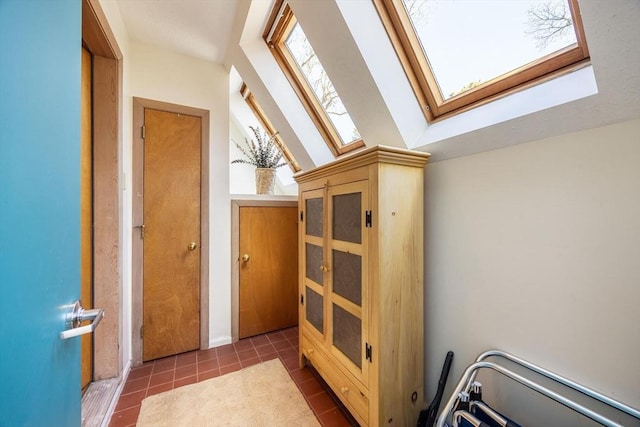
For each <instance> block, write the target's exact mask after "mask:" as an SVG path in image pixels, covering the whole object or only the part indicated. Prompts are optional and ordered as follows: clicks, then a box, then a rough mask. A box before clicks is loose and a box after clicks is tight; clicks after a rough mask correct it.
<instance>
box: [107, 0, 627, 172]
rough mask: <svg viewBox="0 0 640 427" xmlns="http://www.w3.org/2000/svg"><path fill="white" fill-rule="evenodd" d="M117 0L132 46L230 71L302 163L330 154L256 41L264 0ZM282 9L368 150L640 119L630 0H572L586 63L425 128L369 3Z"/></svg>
mask: <svg viewBox="0 0 640 427" xmlns="http://www.w3.org/2000/svg"><path fill="white" fill-rule="evenodd" d="M117 2H118V5H119V8H120V11H121V14H122V17H123V20H124V22H125V25H126V27H127V31H128V33H129V35H130V37H131V39H132V40H134V41H138V42H141V43H145V44H151V45H155V46H160V47H162V48H165V49H167V50H171V51H175V52H179V53H182V54H185V55H190V56H194V57H198V58H202V59H205V60H208V61H212V62H217V63H221V64H224V65H225V66H226V67H227V68H228V69H229V70H230V72H231V69H232V68H233V69H235V70H237V73H238V74H239V76H240V78H241V79H242V80H243V81H245V82H247V84H248V85H249V87H250V89H251V90H252V92H253V93H254V95H255V97H256V99H257V100H258V101H259V103H260V104H261V105H262V107H263V109H264V110H265V112H266V113H267V115H268V116H269V118H270V120H271V121H272V122H273V123H274V125H275V126H276V128H277V129H278V131H279V132H280V134H281V136H282V137H283V139H284V140H285V142H286V143H287V144H288V145H289V147H290V149H291V151H292V152H293V154H294V155H295V156H296V158H297V159H298V161H299V163H300V164H301V165H302V167H303V168H308V167H311V166H313V165H317V164H321V163H325V162H327V161H329V160H331V159H332V158H333V157H332V155H331V153H330V152H329V150H328V149H327V147H326V145H325V144H324V142H323V140H322V138H321V137H320V135H319V133H318V132H317V130H316V129H315V127H314V125H313V122H312V121H311V120H310V119H309V117H308V115H307V114H306V111H305V110H304V108H303V107H302V105H301V104H300V102H299V101H298V100H297V97H296V95H295V92H294V91H293V90H292V88H291V86H290V85H289V82H288V81H287V80H286V78H285V77H284V76H283V74H282V72H281V71H280V69H279V67H278V65H277V63H276V62H275V60H274V58H273V56H272V55H271V54H270V52H269V49H268V47H267V46H266V44H265V42H264V41H263V40H262V32H263V31H264V26H265V23H266V20H267V17H268V14H269V12H270V10H271V7H272V1H271V0H253V1H252V0H237V1H234V0H162V1H157V0H117ZM289 4H290V6H291V8H292V9H293V11H294V13H295V15H296V17H297V18H298V21H299V22H300V24H301V26H302V27H303V28H304V31H305V33H306V35H307V37H308V39H309V41H310V42H311V44H312V45H313V47H314V49H315V51H316V53H317V54H318V57H319V58H320V59H321V61H322V64H323V66H324V68H325V69H326V70H327V73H328V74H329V76H330V77H331V79H332V82H333V84H334V86H335V87H336V89H337V90H338V92H339V93H340V96H341V98H342V100H343V102H344V104H345V106H346V107H347V110H348V111H349V113H350V115H351V116H352V118H353V121H354V123H355V124H356V126H357V128H358V130H359V131H360V133H361V135H362V136H363V139H364V141H365V143H366V144H367V145H369V146H370V145H377V144H384V145H393V146H399V147H407V148H412V149H417V150H423V151H429V152H431V153H432V154H433V157H432V160H434V161H437V160H439V159H446V158H450V157H456V156H461V155H468V154H472V153H476V152H480V151H485V150H490V149H496V148H500V147H504V146H508V145H511V144H517V143H522V142H527V141H532V140H537V139H542V138H545V137H550V136H554V135H558V134H561V133H566V132H572V131H577V130H582V129H587V128H593V127H597V126H603V125H606V124H610V123H615V122H620V121H624V120H630V119H635V118H639V117H640V31H638V24H639V23H640V3H639V2H638V1H637V0H610V1H607V2H602V1H599V0H583V1H581V9H582V17H583V22H584V28H585V32H586V36H587V42H588V45H589V50H590V54H591V65H592V66H591V67H587V68H585V69H582V70H579V71H577V72H575V73H572V74H570V75H568V76H567V75H565V76H563V77H561V78H557V79H553V80H551V81H549V82H546V83H544V84H541V85H538V86H536V87H533V88H531V89H528V90H525V91H521V92H518V93H516V94H514V95H511V96H507V97H504V98H502V99H500V100H498V101H494V102H491V103H489V104H487V105H484V106H482V107H480V108H476V109H473V110H471V111H468V112H466V113H463V114H459V115H457V116H454V117H452V118H449V119H445V120H442V121H440V122H437V123H433V124H429V123H427V122H426V120H425V118H424V116H423V115H422V113H421V110H420V107H419V105H418V103H417V101H416V98H415V96H414V95H413V92H412V90H411V88H410V86H409V84H408V82H407V78H406V76H405V74H404V72H403V70H402V68H401V66H400V63H399V61H398V59H397V56H396V55H395V52H394V50H393V47H392V46H391V43H390V42H389V39H388V37H387V35H386V32H385V30H384V27H383V26H382V24H381V22H380V19H379V17H378V15H377V12H376V10H375V7H374V6H373V3H372V1H371V0H324V1H309V0H289ZM238 80H239V79H238ZM234 84H239V83H238V81H235V83H234ZM237 89H239V87H238V88H237ZM232 90H235V89H234V88H232ZM232 114H233V108H232ZM603 144H604V142H603Z"/></svg>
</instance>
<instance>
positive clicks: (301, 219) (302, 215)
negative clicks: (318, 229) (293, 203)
mask: <svg viewBox="0 0 640 427" xmlns="http://www.w3.org/2000/svg"><path fill="white" fill-rule="evenodd" d="M300 221H301V222H302V221H304V212H303V211H300Z"/></svg>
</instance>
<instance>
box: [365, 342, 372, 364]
mask: <svg viewBox="0 0 640 427" xmlns="http://www.w3.org/2000/svg"><path fill="white" fill-rule="evenodd" d="M364 348H365V359H368V360H369V363H373V356H372V355H371V354H372V353H373V352H372V350H371V346H370V345H369V343H365V345H364Z"/></svg>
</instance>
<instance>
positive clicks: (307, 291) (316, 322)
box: [300, 190, 327, 341]
mask: <svg viewBox="0 0 640 427" xmlns="http://www.w3.org/2000/svg"><path fill="white" fill-rule="evenodd" d="M301 208H302V215H303V221H302V227H301V236H302V242H303V244H302V259H303V260H304V261H303V267H304V268H303V269H302V278H301V280H302V283H303V284H304V286H303V287H302V289H301V291H300V292H301V297H302V299H303V301H304V302H303V306H304V307H303V311H302V319H304V321H305V322H307V323H308V324H309V325H311V326H312V328H309V329H310V330H312V331H315V332H316V334H315V335H316V338H318V339H319V340H321V341H324V338H323V334H324V327H325V323H326V322H325V314H324V313H325V308H324V301H325V297H324V292H325V291H324V288H325V284H324V281H325V272H326V271H327V270H326V268H325V254H324V250H325V249H324V248H325V243H324V226H325V221H324V217H325V209H326V204H325V200H324V190H313V191H307V192H304V193H303V194H302V206H301Z"/></svg>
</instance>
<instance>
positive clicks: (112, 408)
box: [100, 359, 131, 427]
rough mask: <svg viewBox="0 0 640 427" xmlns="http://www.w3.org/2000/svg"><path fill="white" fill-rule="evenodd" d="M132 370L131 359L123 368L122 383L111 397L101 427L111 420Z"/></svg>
mask: <svg viewBox="0 0 640 427" xmlns="http://www.w3.org/2000/svg"><path fill="white" fill-rule="evenodd" d="M130 371H131V359H129V360H128V361H127V364H126V365H124V369H123V370H122V376H121V380H120V384H118V388H117V389H116V392H115V394H114V395H113V398H112V399H111V404H109V408H108V409H107V413H106V415H105V417H104V419H103V420H102V425H101V426H100V427H108V426H109V423H110V422H111V416H112V415H113V412H114V411H115V409H116V405H117V404H118V400H120V394H122V389H123V388H124V385H125V384H126V382H127V378H129V372H130Z"/></svg>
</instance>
